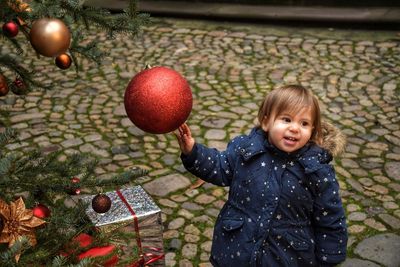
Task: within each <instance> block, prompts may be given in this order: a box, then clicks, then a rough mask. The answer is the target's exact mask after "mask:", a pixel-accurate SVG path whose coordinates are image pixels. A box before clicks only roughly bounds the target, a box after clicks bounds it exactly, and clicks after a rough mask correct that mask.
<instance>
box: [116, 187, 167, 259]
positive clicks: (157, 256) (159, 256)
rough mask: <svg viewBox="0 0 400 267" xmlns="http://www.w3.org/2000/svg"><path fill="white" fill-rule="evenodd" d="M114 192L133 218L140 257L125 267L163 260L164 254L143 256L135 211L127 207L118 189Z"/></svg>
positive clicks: (146, 254) (156, 249) (153, 248)
mask: <svg viewBox="0 0 400 267" xmlns="http://www.w3.org/2000/svg"><path fill="white" fill-rule="evenodd" d="M116 192H117V195H118V197H119V198H120V199H121V200H122V202H123V203H124V204H125V206H126V207H127V208H128V210H129V212H130V213H131V214H132V216H133V222H134V226H135V233H136V243H137V245H138V249H139V255H140V259H139V260H138V261H136V262H134V263H132V264H130V265H128V266H127V267H139V266H145V265H147V264H150V263H153V262H155V261H158V260H159V259H162V258H164V254H163V253H162V254H154V253H150V252H149V253H144V254H143V248H142V241H141V239H140V235H139V220H138V217H137V216H136V213H135V211H134V210H133V208H132V207H131V205H129V203H128V201H127V200H126V198H125V197H124V195H123V194H122V193H121V191H119V189H117V191H116ZM145 248H146V249H148V250H151V251H154V252H161V251H162V249H160V248H155V247H147V246H146V247H145ZM146 258H147V259H146Z"/></svg>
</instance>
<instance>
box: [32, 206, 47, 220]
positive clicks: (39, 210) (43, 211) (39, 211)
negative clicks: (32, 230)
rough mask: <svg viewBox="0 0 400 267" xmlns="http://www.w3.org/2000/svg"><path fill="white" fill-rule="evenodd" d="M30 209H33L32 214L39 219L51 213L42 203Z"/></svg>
mask: <svg viewBox="0 0 400 267" xmlns="http://www.w3.org/2000/svg"><path fill="white" fill-rule="evenodd" d="M32 211H33V215H34V216H35V217H38V218H41V219H44V218H47V217H49V216H50V214H51V211H50V209H49V208H48V207H46V206H45V205H43V204H37V205H36V207H34V208H33V209H32Z"/></svg>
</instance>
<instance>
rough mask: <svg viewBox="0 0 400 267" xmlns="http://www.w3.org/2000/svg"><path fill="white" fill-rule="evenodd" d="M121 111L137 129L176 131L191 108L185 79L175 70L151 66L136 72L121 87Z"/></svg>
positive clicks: (191, 100)
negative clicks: (122, 110) (123, 92)
mask: <svg viewBox="0 0 400 267" xmlns="http://www.w3.org/2000/svg"><path fill="white" fill-rule="evenodd" d="M124 103H125V110H126V113H127V114H128V117H129V119H130V120H131V121H132V122H133V124H135V125H136V126H137V127H138V128H140V129H142V130H143V131H145V132H148V133H153V134H163V133H168V132H172V131H174V130H176V129H177V128H178V127H179V126H180V125H181V124H182V123H184V122H185V121H186V119H187V118H188V117H189V114H190V112H191V110H192V104H193V98H192V91H191V90H190V87H189V84H188V82H187V81H186V80H185V78H183V77H182V75H180V74H179V73H178V72H176V71H174V70H172V69H169V68H166V67H153V68H150V69H146V70H143V71H141V72H139V73H138V74H136V75H135V76H134V77H133V78H132V80H131V81H130V83H129V84H128V87H127V88H126V90H125V99H124Z"/></svg>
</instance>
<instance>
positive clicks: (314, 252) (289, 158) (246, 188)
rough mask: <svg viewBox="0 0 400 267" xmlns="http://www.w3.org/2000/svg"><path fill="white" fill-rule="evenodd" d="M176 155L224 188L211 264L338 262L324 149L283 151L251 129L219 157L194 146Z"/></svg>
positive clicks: (339, 239)
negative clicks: (226, 197) (224, 194)
mask: <svg viewBox="0 0 400 267" xmlns="http://www.w3.org/2000/svg"><path fill="white" fill-rule="evenodd" d="M181 158H182V162H183V164H184V166H185V168H186V169H187V170H188V171H190V172H191V173H193V174H194V175H196V176H198V177H200V178H201V179H203V180H205V181H207V182H210V183H213V184H216V185H220V186H229V187H230V188H229V197H228V200H227V202H226V203H225V205H224V207H223V208H222V210H221V212H220V214H219V216H218V218H217V221H216V224H215V228H214V236H213V244H212V249H211V257H210V261H211V263H212V264H213V265H214V266H222V267H231V266H238V267H246V266H268V267H269V266H271V267H275V266H276V267H285V266H288V267H289V266H290V267H295V266H299V267H305V266H325V265H327V266H331V265H335V264H338V263H340V262H342V261H343V260H344V259H345V257H346V244H347V229H346V221H345V215H344V210H343V206H342V203H341V200H340V197H339V185H338V182H337V180H336V177H335V172H334V169H333V167H332V165H330V164H328V163H329V162H330V161H331V160H332V156H331V154H330V153H329V152H328V151H326V150H325V149H322V148H320V147H319V146H317V145H314V144H311V143H310V144H307V145H306V146H304V147H303V148H301V149H300V150H298V151H296V152H294V153H292V154H288V153H285V152H283V151H281V150H279V149H277V148H276V147H274V146H273V145H271V144H270V143H269V142H268V140H267V139H266V134H265V132H264V131H263V130H262V129H259V128H254V129H253V130H252V131H251V133H250V134H249V135H243V136H239V137H236V138H234V139H233V140H232V141H231V142H230V143H229V144H228V147H227V149H226V151H224V152H219V151H218V150H216V149H210V148H207V147H205V146H203V145H200V144H195V146H194V148H193V150H192V152H191V154H190V155H188V156H185V155H182V156H181Z"/></svg>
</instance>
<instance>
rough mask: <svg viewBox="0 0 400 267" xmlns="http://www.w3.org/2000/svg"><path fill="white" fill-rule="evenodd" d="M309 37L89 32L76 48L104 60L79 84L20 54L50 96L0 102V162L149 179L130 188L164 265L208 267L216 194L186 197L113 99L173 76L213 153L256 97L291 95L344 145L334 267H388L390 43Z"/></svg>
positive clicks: (395, 82) (399, 53) (187, 191)
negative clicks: (292, 88) (3, 130)
mask: <svg viewBox="0 0 400 267" xmlns="http://www.w3.org/2000/svg"><path fill="white" fill-rule="evenodd" d="M263 28H266V29H263ZM315 31H319V32H321V31H325V32H324V33H323V34H321V35H318V34H315V32H313V31H312V30H310V31H308V32H307V31H301V30H300V31H299V30H297V31H296V30H293V29H292V30H288V31H286V32H285V31H284V30H282V29H280V30H274V29H273V28H272V27H269V28H268V27H261V26H257V25H246V26H241V25H237V24H230V25H229V24H224V23H215V22H214V23H213V22H207V23H206V22H197V23H192V21H180V20H173V19H160V20H159V21H157V22H156V23H154V25H152V26H150V27H147V28H145V29H144V31H143V33H142V34H141V35H140V36H138V37H136V38H131V37H127V36H118V37H117V38H116V39H114V40H108V41H106V38H105V35H104V34H102V33H96V32H93V35H92V36H89V39H95V38H96V39H98V40H101V44H100V45H101V46H102V47H103V48H105V49H107V50H108V51H109V52H110V54H109V56H108V57H106V58H105V59H104V60H103V65H101V66H97V65H94V64H93V63H90V62H87V61H86V60H82V62H83V66H84V71H82V72H80V73H76V72H75V70H74V69H72V68H71V69H69V70H65V71H61V70H59V69H57V68H56V67H55V66H54V64H53V63H52V62H51V60H48V59H47V58H40V59H38V58H37V57H36V56H35V54H34V53H33V51H32V50H30V48H29V47H27V48H26V49H27V50H28V52H30V54H31V55H26V57H24V64H25V65H26V67H28V69H31V70H33V71H36V72H37V75H36V76H37V77H38V80H41V81H42V82H45V83H47V84H51V86H52V87H53V88H54V90H51V91H47V92H43V91H38V92H32V93H30V94H29V95H28V96H26V97H17V96H14V95H12V94H11V93H10V94H9V95H8V96H6V97H1V98H0V109H1V110H5V111H7V112H8V113H9V114H10V117H9V123H10V125H11V126H12V127H13V128H15V129H18V130H19V131H20V133H21V134H20V136H19V140H18V142H15V143H11V144H9V145H8V146H7V149H8V150H10V151H21V152H25V151H29V150H31V149H32V148H40V149H41V150H43V151H44V152H46V153H48V152H52V151H56V150H60V151H62V154H61V156H60V158H59V160H60V161H63V160H65V158H66V157H65V156H66V155H68V154H71V153H81V152H89V153H92V154H94V155H96V156H98V157H99V159H100V164H99V166H98V167H97V168H96V173H97V175H98V177H99V179H103V178H107V177H110V176H111V175H113V174H115V173H117V172H119V171H122V170H124V169H128V168H132V167H140V168H143V169H147V170H149V175H148V177H144V178H143V179H141V180H140V182H141V183H142V184H143V187H144V188H145V190H146V191H147V192H149V193H150V194H151V195H152V196H153V198H154V199H155V200H156V202H157V203H158V204H159V206H160V207H161V209H162V211H163V216H162V218H163V225H164V240H165V251H166V255H165V260H166V265H167V266H211V265H210V263H209V262H208V257H209V253H210V248H211V239H212V229H213V228H212V227H213V224H214V222H215V219H216V216H217V214H218V211H219V210H220V209H221V207H222V205H223V204H224V202H225V201H226V199H227V193H228V189H227V188H219V187H215V186H212V185H210V184H207V183H206V184H203V185H201V186H198V187H196V188H195V187H194V186H193V185H194V184H195V183H196V182H197V180H196V178H195V177H193V176H191V175H190V174H189V173H188V172H186V171H185V170H184V168H183V167H182V164H181V162H180V159H179V146H178V143H177V142H176V140H175V137H174V136H173V134H164V135H151V134H147V133H144V132H143V131H141V130H140V129H138V128H136V127H135V126H134V125H133V124H132V123H131V122H130V121H129V120H128V119H127V117H126V113H125V110H124V107H123V96H124V91H125V88H126V86H127V84H128V82H129V80H130V79H131V77H133V76H134V75H135V74H136V73H137V72H139V71H140V70H141V69H143V68H144V66H145V64H150V65H152V66H157V65H163V66H167V67H170V68H173V69H175V70H176V71H178V72H180V73H181V74H182V75H184V76H185V77H186V79H187V80H188V81H189V83H190V85H191V88H192V91H193V96H194V104H193V110H192V113H191V115H190V117H189V119H188V123H189V124H190V125H191V127H192V130H193V135H194V136H195V137H196V140H197V141H199V142H201V143H204V144H206V145H209V146H212V147H216V148H219V149H224V148H225V146H226V144H227V142H228V141H229V139H231V138H232V137H234V136H236V135H238V134H243V133H248V132H249V131H250V129H251V128H252V127H253V126H254V124H255V122H256V120H255V118H256V116H257V111H258V105H259V103H260V102H261V101H262V99H263V98H264V96H265V94H266V93H267V92H268V91H270V90H271V89H272V88H274V87H276V86H278V85H281V84H286V83H300V84H302V85H304V86H306V87H308V88H310V89H311V90H313V92H314V93H315V94H316V95H317V96H318V97H319V99H320V100H321V104H322V108H323V115H324V117H325V118H326V119H327V120H329V121H331V122H333V123H334V124H335V125H337V126H338V127H339V128H341V129H342V131H343V132H344V133H345V134H346V135H347V136H348V145H347V149H346V152H345V153H344V155H342V156H341V157H339V158H337V159H336V160H335V166H336V171H337V175H338V179H339V183H340V187H341V196H342V199H343V203H344V206H345V209H346V212H347V218H348V225H349V233H350V239H349V245H348V259H347V260H346V262H345V263H344V264H343V265H342V266H346V267H353V266H371V267H372V266H388V267H389V266H400V257H399V255H400V254H399V253H398V252H399V251H400V250H399V249H400V208H399V205H400V204H399V203H400V156H399V155H400V116H399V114H400V100H399V95H400V78H399V73H400V41H399V37H398V36H397V38H393V36H392V35H390V34H389V36H391V37H392V38H379V36H380V35H383V34H384V33H380V32H376V33H374V34H369V35H368V34H367V35H359V36H358V35H352V34H346V33H339V32H335V31H334V30H333V29H329V30H321V29H320V30H315ZM393 35H395V34H394V33H393ZM0 50H1V52H2V53H7V52H10V51H11V47H8V46H7V45H4V46H3V45H2V46H1V47H0ZM149 101H151V99H149Z"/></svg>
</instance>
